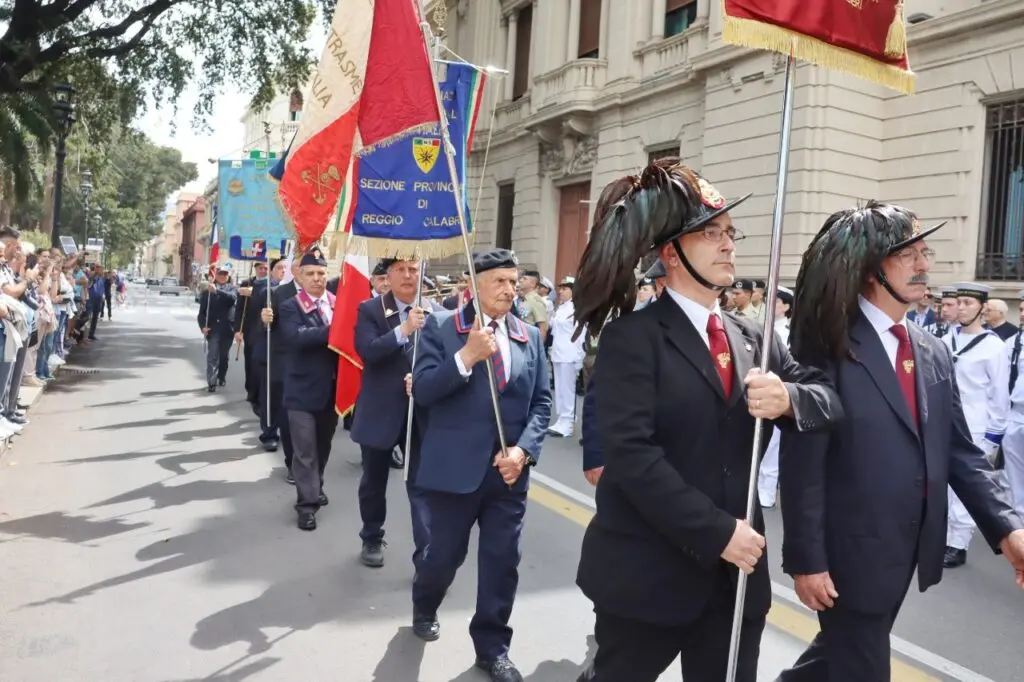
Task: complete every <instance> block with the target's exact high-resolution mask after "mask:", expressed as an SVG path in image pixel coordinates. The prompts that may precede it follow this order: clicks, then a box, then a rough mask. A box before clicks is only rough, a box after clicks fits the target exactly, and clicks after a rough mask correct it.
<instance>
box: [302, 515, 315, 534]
mask: <svg viewBox="0 0 1024 682" xmlns="http://www.w3.org/2000/svg"><path fill="white" fill-rule="evenodd" d="M298 526H299V530H316V514H311V513H309V512H303V513H300V514H299V523H298Z"/></svg>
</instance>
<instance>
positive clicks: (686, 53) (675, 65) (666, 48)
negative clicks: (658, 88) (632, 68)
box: [633, 26, 706, 80]
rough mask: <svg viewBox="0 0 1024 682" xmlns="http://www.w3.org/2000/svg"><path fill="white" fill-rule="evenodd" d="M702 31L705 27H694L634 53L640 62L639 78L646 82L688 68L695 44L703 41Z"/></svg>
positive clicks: (645, 46)
mask: <svg viewBox="0 0 1024 682" xmlns="http://www.w3.org/2000/svg"><path fill="white" fill-rule="evenodd" d="M704 31H706V27H704V26H694V27H691V28H688V29H686V30H685V31H683V32H682V33H679V34H677V35H674V36H672V37H670V38H666V39H665V40H659V41H658V42H655V43H650V44H649V45H644V46H643V47H642V48H640V49H639V50H637V51H636V52H634V53H633V54H634V56H635V57H636V58H637V59H639V60H640V73H641V78H642V79H644V80H646V79H648V78H654V77H656V76H663V75H665V74H668V73H672V72H674V71H681V70H684V69H687V68H689V66H690V58H691V57H692V56H693V53H694V51H695V50H694V48H695V47H697V45H696V44H697V43H698V41H700V40H703V39H704ZM696 51H699V50H696Z"/></svg>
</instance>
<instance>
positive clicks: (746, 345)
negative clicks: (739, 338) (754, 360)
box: [743, 343, 753, 351]
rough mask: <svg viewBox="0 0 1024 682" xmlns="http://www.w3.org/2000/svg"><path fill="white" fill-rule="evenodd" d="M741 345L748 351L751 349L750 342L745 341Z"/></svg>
mask: <svg viewBox="0 0 1024 682" xmlns="http://www.w3.org/2000/svg"><path fill="white" fill-rule="evenodd" d="M743 347H744V348H746V349H747V350H748V351H749V350H753V349H752V348H751V347H750V344H749V343H745V344H743Z"/></svg>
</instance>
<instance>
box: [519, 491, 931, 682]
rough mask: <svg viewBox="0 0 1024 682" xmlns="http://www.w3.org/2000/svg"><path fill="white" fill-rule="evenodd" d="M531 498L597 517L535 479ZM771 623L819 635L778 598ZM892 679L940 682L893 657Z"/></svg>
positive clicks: (808, 619) (813, 623)
mask: <svg viewBox="0 0 1024 682" xmlns="http://www.w3.org/2000/svg"><path fill="white" fill-rule="evenodd" d="M530 499H531V500H533V501H534V502H536V503H537V504H539V505H541V506H542V507H546V508H547V509H550V510H551V511H553V512H555V513H556V514H558V515H559V516H562V517H565V518H567V519H569V520H570V521H572V522H574V523H576V524H578V525H580V526H586V525H587V524H588V523H590V519H591V518H593V516H594V512H593V511H591V510H590V509H588V508H586V507H583V506H582V505H579V504H577V503H576V502H573V501H572V500H570V499H569V498H567V497H563V496H562V495H559V494H558V493H556V492H553V491H552V490H550V489H548V488H545V487H543V486H542V485H540V484H538V483H537V482H536V481H533V482H532V483H531V485H530ZM768 623H769V624H770V625H771V626H772V627H774V628H775V629H777V630H781V631H782V632H785V633H786V634H788V635H790V636H792V637H795V638H796V639H798V640H800V641H801V642H805V643H809V642H810V641H811V640H812V639H814V636H815V635H817V634H818V621H817V619H815V618H814V617H812V616H809V615H808V614H806V613H803V612H801V611H799V610H797V609H795V608H793V607H792V606H790V605H788V604H786V603H784V602H782V601H779V600H778V599H773V600H772V608H771V610H770V611H769V612H768ZM892 682H939V678H937V677H933V676H931V675H929V674H928V673H926V672H925V671H923V670H921V669H919V668H915V667H913V666H912V665H909V664H907V663H906V662H904V661H903V660H901V659H899V658H895V657H894V658H892Z"/></svg>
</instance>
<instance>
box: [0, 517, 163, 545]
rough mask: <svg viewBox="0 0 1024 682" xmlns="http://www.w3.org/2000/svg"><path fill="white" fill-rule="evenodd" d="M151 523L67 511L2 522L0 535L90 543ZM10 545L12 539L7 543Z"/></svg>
mask: <svg viewBox="0 0 1024 682" xmlns="http://www.w3.org/2000/svg"><path fill="white" fill-rule="evenodd" d="M148 525H149V523H145V522H142V523H128V522H126V521H124V520H122V519H106V520H93V519H90V518H89V517H87V516H72V515H70V514H65V513H64V512H49V513H47V514H38V515H36V516H26V517H24V518H20V519H13V520H11V521H4V522H2V523H0V534H8V535H16V536H22V537H24V536H31V537H35V538H44V539H49V540H63V541H65V542H73V543H82V544H87V543H89V542H92V541H95V540H101V539H103V538H109V537H110V536H112V535H119V534H121V533H127V532H128V531H130V530H135V529H136V528H143V527H145V526H148ZM4 542H10V540H4Z"/></svg>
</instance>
